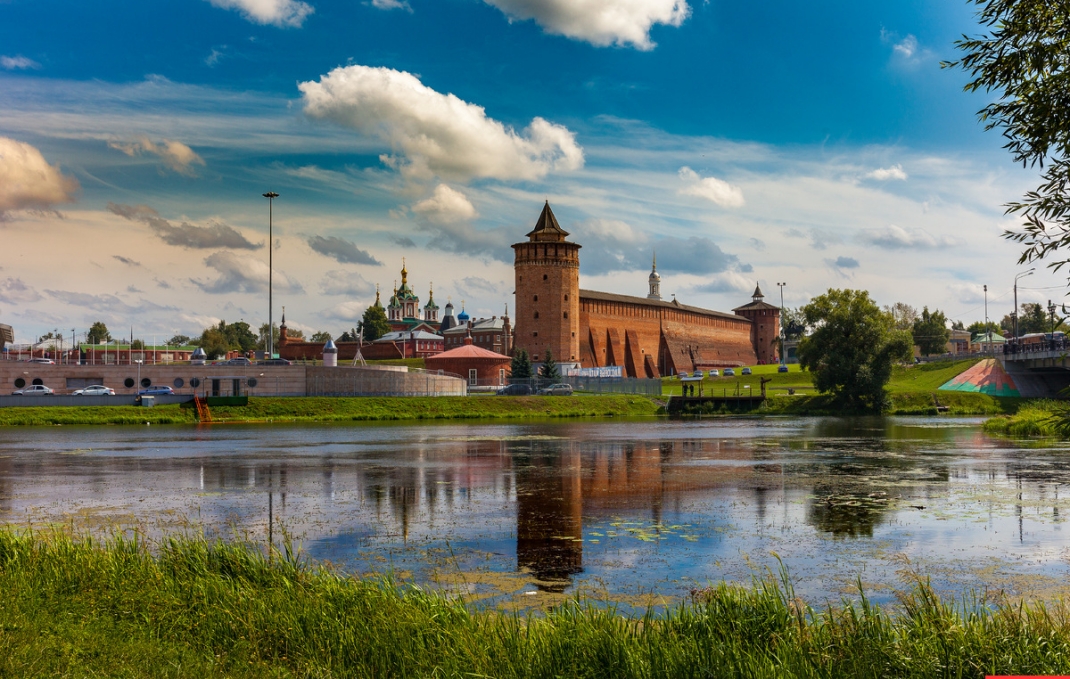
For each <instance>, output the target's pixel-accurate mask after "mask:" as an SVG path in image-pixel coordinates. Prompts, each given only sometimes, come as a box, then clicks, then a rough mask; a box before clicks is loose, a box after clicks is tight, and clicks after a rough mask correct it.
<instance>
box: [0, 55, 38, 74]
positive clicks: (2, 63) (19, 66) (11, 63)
mask: <svg viewBox="0 0 1070 679" xmlns="http://www.w3.org/2000/svg"><path fill="white" fill-rule="evenodd" d="M0 68H3V69H5V70H8V71H25V70H27V69H39V68H41V64H39V63H37V62H36V61H34V60H33V59H30V58H28V57H24V56H22V55H21V54H17V55H15V56H13V57H9V56H0Z"/></svg>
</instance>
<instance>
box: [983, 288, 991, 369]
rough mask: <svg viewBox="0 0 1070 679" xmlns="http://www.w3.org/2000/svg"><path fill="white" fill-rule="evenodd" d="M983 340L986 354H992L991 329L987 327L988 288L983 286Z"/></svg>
mask: <svg viewBox="0 0 1070 679" xmlns="http://www.w3.org/2000/svg"><path fill="white" fill-rule="evenodd" d="M985 339H987V340H988V353H992V328H991V326H989V325H988V286H987V285H985Z"/></svg>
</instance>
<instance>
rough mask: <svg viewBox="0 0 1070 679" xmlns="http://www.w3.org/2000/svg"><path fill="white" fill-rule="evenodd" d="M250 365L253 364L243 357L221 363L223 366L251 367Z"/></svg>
mask: <svg viewBox="0 0 1070 679" xmlns="http://www.w3.org/2000/svg"><path fill="white" fill-rule="evenodd" d="M252 364H253V362H252V361H250V360H249V359H247V358H245V357H244V356H238V357H237V358H232V359H230V360H229V361H223V365H252Z"/></svg>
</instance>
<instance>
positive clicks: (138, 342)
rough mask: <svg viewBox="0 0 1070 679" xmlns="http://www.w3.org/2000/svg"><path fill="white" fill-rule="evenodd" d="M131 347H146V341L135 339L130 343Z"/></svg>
mask: <svg viewBox="0 0 1070 679" xmlns="http://www.w3.org/2000/svg"><path fill="white" fill-rule="evenodd" d="M130 348H131V349H144V348H145V341H144V340H139V339H136V340H134V341H133V342H131V343H130Z"/></svg>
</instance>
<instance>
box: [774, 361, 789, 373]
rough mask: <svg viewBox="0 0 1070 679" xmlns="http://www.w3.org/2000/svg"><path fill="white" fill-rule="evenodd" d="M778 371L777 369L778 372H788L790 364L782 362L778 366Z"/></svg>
mask: <svg viewBox="0 0 1070 679" xmlns="http://www.w3.org/2000/svg"><path fill="white" fill-rule="evenodd" d="M776 371H777V372H778V373H786V372H787V371H788V366H787V364H785V363H781V364H780V365H778V366H777V367H776Z"/></svg>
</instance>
